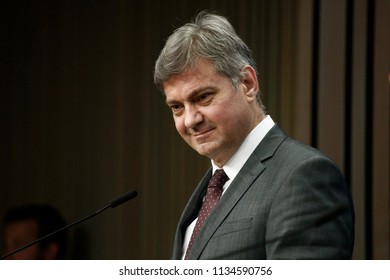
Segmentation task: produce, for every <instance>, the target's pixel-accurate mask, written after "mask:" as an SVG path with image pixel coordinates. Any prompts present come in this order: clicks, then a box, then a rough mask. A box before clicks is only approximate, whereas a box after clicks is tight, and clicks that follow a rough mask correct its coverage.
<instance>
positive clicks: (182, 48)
mask: <svg viewBox="0 0 390 280" xmlns="http://www.w3.org/2000/svg"><path fill="white" fill-rule="evenodd" d="M199 58H203V59H205V60H207V61H209V62H211V63H212V64H213V65H214V67H215V70H216V71H217V72H218V73H220V74H222V75H224V76H226V77H227V78H229V79H230V80H231V81H232V83H233V85H234V86H235V87H237V86H238V84H239V82H240V80H241V78H242V74H243V73H242V71H241V70H242V68H243V67H244V66H246V65H248V64H249V65H250V66H251V67H252V68H253V69H254V70H255V71H256V73H257V70H256V63H255V61H254V59H253V57H252V51H251V50H250V49H249V48H248V46H247V45H246V44H245V43H244V42H243V41H242V40H241V38H240V37H238V35H237V34H236V32H235V30H234V28H233V27H232V25H231V24H230V23H229V21H228V20H227V19H226V18H225V17H223V16H220V15H216V14H210V13H207V12H205V11H203V12H200V13H199V14H198V15H197V16H196V17H195V19H194V21H193V22H191V23H187V24H185V25H183V26H182V27H180V28H178V29H176V30H175V31H174V32H173V34H172V35H171V36H170V37H169V38H168V40H167V42H166V44H165V46H164V48H163V49H162V51H161V53H160V56H159V57H158V59H157V61H156V64H155V70H154V83H155V84H156V86H157V87H158V88H160V89H161V90H162V89H163V83H164V82H165V81H167V80H168V79H169V78H170V77H172V76H174V75H178V74H180V73H182V72H183V71H185V70H187V69H189V68H190V67H195V64H196V62H197V60H198V59H199ZM259 96H260V93H259V94H258V102H259V104H260V105H261V106H262V103H261V100H260V97H259Z"/></svg>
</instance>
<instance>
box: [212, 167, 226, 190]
mask: <svg viewBox="0 0 390 280" xmlns="http://www.w3.org/2000/svg"><path fill="white" fill-rule="evenodd" d="M228 180H229V177H228V175H226V173H225V171H224V170H223V169H217V170H216V171H215V172H214V175H213V176H212V177H211V179H210V182H209V186H208V187H209V188H211V187H217V188H222V187H223V185H225V183H226V181H228Z"/></svg>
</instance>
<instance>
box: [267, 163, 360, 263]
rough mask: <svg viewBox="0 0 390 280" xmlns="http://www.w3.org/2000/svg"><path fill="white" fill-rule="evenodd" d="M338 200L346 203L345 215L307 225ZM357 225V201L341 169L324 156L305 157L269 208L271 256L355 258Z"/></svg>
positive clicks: (268, 221) (286, 180)
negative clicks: (354, 208) (354, 246)
mask: <svg viewBox="0 0 390 280" xmlns="http://www.w3.org/2000/svg"><path fill="white" fill-rule="evenodd" d="M338 204H342V205H343V206H345V210H344V211H343V212H342V213H341V214H340V215H338V216H337V217H335V218H333V219H331V220H330V221H328V222H326V223H324V224H322V225H320V226H311V227H310V228H307V229H304V228H305V226H307V225H309V224H311V223H313V222H314V221H315V220H316V219H318V218H319V217H320V216H321V214H323V213H325V212H326V211H328V210H329V209H331V208H332V207H335V206H336V205H338ZM353 228H354V213H353V206H352V201H351V199H350V193H349V189H348V187H347V185H346V183H345V180H344V177H343V176H342V174H341V172H340V170H339V169H338V168H337V166H336V165H335V164H334V163H333V162H332V161H331V160H329V159H327V158H325V157H322V156H316V157H314V158H311V159H306V160H304V161H302V162H300V163H299V164H297V165H296V166H295V167H294V169H293V170H292V171H291V172H290V173H289V175H288V176H287V177H286V178H285V180H284V182H283V184H282V185H281V186H280V189H279V190H278V193H277V195H276V197H275V199H274V201H273V203H272V206H271V208H270V212H269V217H268V220H267V228H266V251H267V259H350V258H351V254H352V248H353V240H354V236H353V235H354V229H353ZM300 229H302V230H300ZM296 231H298V232H299V233H298V234H293V233H294V232H296Z"/></svg>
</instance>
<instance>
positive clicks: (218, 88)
mask: <svg viewBox="0 0 390 280" xmlns="http://www.w3.org/2000/svg"><path fill="white" fill-rule="evenodd" d="M249 72H250V73H249V75H252V74H253V73H252V72H251V71H249ZM249 78H250V79H252V76H250V77H249ZM254 79H255V83H256V87H255V88H252V86H250V87H248V86H247V85H246V79H243V81H242V82H241V83H240V84H239V85H238V87H237V88H236V87H234V86H233V84H232V82H231V80H230V79H228V78H227V77H225V76H223V75H221V74H218V73H217V72H216V71H215V70H214V67H213V66H212V64H211V63H209V62H208V61H206V60H202V59H201V60H199V61H198V63H197V64H196V70H192V69H188V70H186V71H184V72H183V73H181V74H179V75H176V76H173V77H171V78H170V79H168V80H167V81H166V82H165V83H164V84H163V87H164V92H165V95H166V103H167V104H168V106H169V107H170V108H171V110H172V113H173V118H174V121H175V126H176V129H177V131H178V132H179V134H180V135H181V137H183V139H184V140H185V141H186V142H187V143H188V144H189V145H190V146H191V147H192V148H193V149H194V150H196V151H197V152H198V153H199V154H201V155H204V156H207V157H209V158H211V159H213V160H214V162H215V163H216V164H217V165H219V166H220V167H221V166H223V165H224V164H225V163H226V161H227V160H229V158H230V157H231V156H232V155H233V154H234V153H235V152H236V151H237V149H238V148H239V147H240V145H241V143H242V142H243V141H244V139H245V137H246V136H247V135H248V133H249V132H250V131H251V130H252V129H253V128H254V126H255V125H256V124H257V121H258V119H257V117H258V114H256V113H255V112H258V111H256V106H257V105H256V94H257V80H256V78H254ZM251 82H252V83H253V81H251ZM257 110H258V109H257Z"/></svg>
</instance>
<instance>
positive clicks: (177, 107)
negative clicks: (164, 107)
mask: <svg viewBox="0 0 390 280" xmlns="http://www.w3.org/2000/svg"><path fill="white" fill-rule="evenodd" d="M169 108H171V111H172V113H173V114H174V115H179V114H180V113H181V112H182V111H183V106H182V105H179V104H171V105H169Z"/></svg>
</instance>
